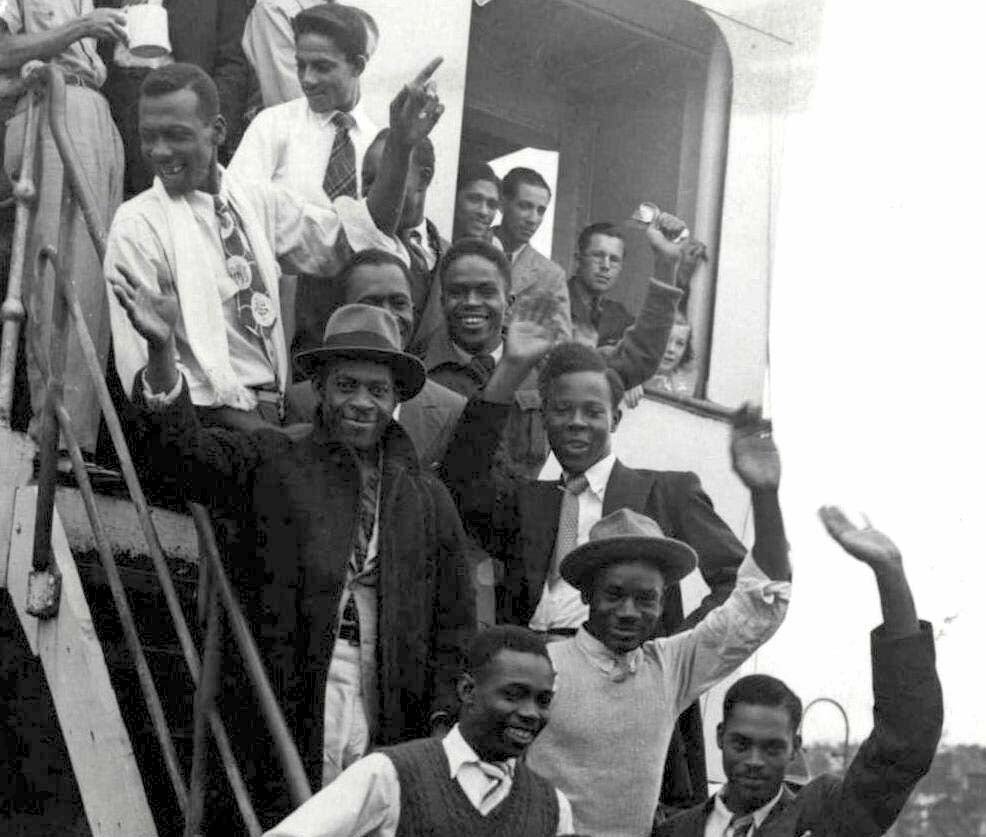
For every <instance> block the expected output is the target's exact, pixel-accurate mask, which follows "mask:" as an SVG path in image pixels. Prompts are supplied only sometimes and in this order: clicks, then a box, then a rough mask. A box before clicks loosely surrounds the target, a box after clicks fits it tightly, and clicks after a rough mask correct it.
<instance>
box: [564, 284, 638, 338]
mask: <svg viewBox="0 0 986 837" xmlns="http://www.w3.org/2000/svg"><path fill="white" fill-rule="evenodd" d="M575 282H576V280H575V279H574V278H573V279H570V280H569V282H568V297H569V299H570V300H571V302H572V328H573V329H575V330H576V331H582V332H584V333H586V334H588V333H592V334H593V335H594V337H595V339H594V340H593V345H595V346H611V345H615V344H616V343H619V342H620V340H621V339H622V338H623V332H624V331H626V330H627V329H628V328H629V327H630V326H631V325H633V315H632V314H631V313H630V312H629V311H628V310H627V308H626V306H625V305H624V304H623V303H622V302H617V301H616V300H615V299H608V298H607V297H600V298H599V300H598V302H597V303H596V309H595V310H593V306H592V301H591V300H590V299H588V298H587V297H588V295H587V294H585V293H584V292H582V291H580V290H579V288H578V287H576V285H575Z"/></svg>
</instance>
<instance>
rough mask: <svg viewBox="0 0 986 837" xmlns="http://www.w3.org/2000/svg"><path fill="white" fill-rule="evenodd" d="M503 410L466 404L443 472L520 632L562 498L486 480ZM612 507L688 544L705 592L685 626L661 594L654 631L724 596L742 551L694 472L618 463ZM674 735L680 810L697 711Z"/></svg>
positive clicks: (670, 779) (692, 789) (697, 753)
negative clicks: (496, 567) (499, 572)
mask: <svg viewBox="0 0 986 837" xmlns="http://www.w3.org/2000/svg"><path fill="white" fill-rule="evenodd" d="M509 412H510V407H509V406H505V405H500V404H489V403H486V402H482V401H479V400H474V401H470V403H469V404H468V405H467V406H466V411H465V413H464V414H463V416H462V419H461V420H460V422H459V426H458V428H457V429H456V434H455V436H454V438H453V441H452V443H451V444H450V446H449V449H448V454H447V456H446V459H445V464H444V470H445V477H446V483H447V484H448V486H449V489H450V490H451V492H452V496H453V497H455V499H456V502H457V503H458V506H459V513H460V514H461V515H462V519H463V522H464V523H465V524H466V528H467V529H468V530H469V532H470V533H471V534H472V535H473V536H474V537H476V538H477V539H478V540H479V542H480V544H481V545H482V546H483V548H484V549H485V550H486V551H487V552H488V553H489V554H490V555H491V556H492V557H493V558H496V559H499V560H500V562H501V563H502V565H503V583H502V584H501V585H500V586H499V588H498V590H497V594H498V599H497V620H498V621H500V622H509V623H514V624H521V625H526V624H528V622H530V619H531V617H532V616H533V615H534V611H535V609H536V608H537V605H538V601H539V600H540V598H541V591H542V589H543V587H544V584H545V581H546V580H547V577H548V571H549V569H550V567H551V560H552V557H553V555H554V548H555V538H556V537H557V533H558V517H559V514H560V512H561V501H562V494H561V492H560V491H559V490H558V484H557V483H554V482H547V481H543V480H533V481H532V480H516V479H515V480H504V479H503V476H502V475H501V474H496V475H495V474H494V473H493V469H492V463H493V457H494V453H495V449H496V446H497V443H498V440H499V437H500V435H501V434H502V432H503V426H504V424H505V422H506V419H507V414H508V413H509ZM621 508H630V509H633V510H634V511H638V512H640V513H642V514H646V515H648V516H649V517H651V518H652V519H654V520H656V521H657V522H658V524H659V525H660V526H661V529H662V530H663V531H664V533H665V534H666V535H667V536H668V537H671V538H678V539H680V540H683V541H685V542H686V543H688V544H690V545H691V546H692V547H693V548H694V549H695V551H696V553H698V559H699V571H700V572H701V573H702V577H703V578H704V579H705V582H706V584H708V586H709V588H710V592H709V594H708V595H707V596H706V597H705V599H703V600H702V602H701V604H700V605H699V607H698V608H696V609H695V611H693V612H692V613H691V614H689V616H688V618H687V619H685V618H684V612H683V606H682V602H681V592H680V590H679V589H678V587H677V586H674V587H673V588H670V589H669V590H668V593H667V598H666V604H665V610H664V614H663V615H662V617H661V631H662V633H664V634H671V633H676V632H678V631H681V630H685V629H687V628H690V627H692V626H694V625H695V624H697V623H698V622H699V621H700V620H701V619H702V617H703V616H705V614H706V613H707V612H708V611H710V610H712V609H713V608H714V607H717V606H718V605H720V604H722V602H724V601H725V600H726V598H728V596H729V593H730V591H731V590H732V589H733V586H734V584H735V582H736V573H737V570H738V569H739V565H740V563H742V561H743V558H744V557H745V555H746V549H745V547H744V546H743V544H741V543H740V542H739V540H737V538H736V536H735V535H734V534H733V533H732V531H731V530H730V528H729V527H728V526H727V525H726V523H725V522H724V521H723V520H722V519H721V518H720V517H719V516H718V515H717V514H716V513H715V509H714V508H713V506H712V501H711V500H710V499H709V497H708V495H707V494H706V493H705V492H704V490H703V489H702V485H701V483H700V482H699V479H698V477H697V476H696V475H695V474H693V473H691V472H678V471H648V470H642V469H635V468H628V467H626V466H625V465H623V464H622V463H621V462H619V461H617V462H616V464H615V465H614V466H613V471H612V473H611V475H610V478H609V482H608V483H607V485H606V494H605V497H604V499H603V514H604V515H606V514H610V513H611V512H613V511H616V510H617V509H621ZM679 732H680V736H678V737H676V739H675V740H674V741H673V742H672V745H671V749H670V750H669V753H668V762H667V767H666V769H665V781H664V790H663V792H662V801H664V802H665V804H668V805H676V806H679V807H680V806H681V805H682V804H683V803H684V804H693V803H687V802H685V800H688V799H691V800H693V802H694V801H697V800H699V799H702V798H703V797H704V796H705V795H706V793H707V784H706V771H705V752H704V748H703V745H702V740H703V736H702V722H701V715H700V714H699V710H698V705H697V704H695V705H694V706H692V707H689V709H687V710H686V711H685V712H684V713H683V714H682V716H681V719H680V722H679ZM686 741H687V742H688V744H687V746H686V745H685V742H686Z"/></svg>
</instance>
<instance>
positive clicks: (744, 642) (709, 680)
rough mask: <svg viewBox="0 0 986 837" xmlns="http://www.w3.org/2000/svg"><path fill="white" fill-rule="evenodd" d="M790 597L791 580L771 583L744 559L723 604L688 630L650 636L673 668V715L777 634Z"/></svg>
mask: <svg viewBox="0 0 986 837" xmlns="http://www.w3.org/2000/svg"><path fill="white" fill-rule="evenodd" d="M790 595H791V583H790V582H789V581H771V579H770V578H768V577H767V575H766V574H765V573H764V572H763V570H761V569H760V568H759V567H758V566H757V564H756V562H755V561H754V560H753V559H752V558H749V557H748V558H746V559H745V560H744V561H743V563H742V564H741V565H740V570H739V575H738V576H737V578H736V586H735V588H734V589H733V592H732V593H731V594H730V596H729V598H728V599H726V601H725V603H723V604H722V605H720V606H719V607H717V608H715V609H714V610H711V611H710V612H709V613H708V614H706V616H705V618H704V619H702V621H701V622H699V623H698V625H696V626H695V627H694V628H692V629H691V630H689V631H685V632H684V633H680V634H675V635H674V636H672V637H667V638H664V639H657V640H651V642H654V643H657V646H658V651H659V653H660V654H661V655H662V656H664V658H665V660H666V665H667V666H668V669H669V670H670V671H672V672H673V677H674V679H673V681H672V682H674V683H675V688H676V689H677V694H676V705H675V715H677V714H679V713H680V712H682V711H683V710H684V708H685V707H686V706H688V705H689V704H690V703H692V701H694V700H696V699H697V698H698V697H699V695H701V694H702V693H703V692H705V691H707V690H708V689H710V688H711V687H712V686H714V685H715V684H716V683H718V682H719V681H720V680H722V679H723V678H724V677H726V675H728V674H731V673H732V672H733V671H735V670H736V669H737V668H739V666H740V665H742V664H743V662H745V661H746V660H747V659H748V658H749V657H750V655H752V654H753V652H754V651H756V650H757V649H758V648H759V647H760V646H761V645H763V644H764V643H765V642H766V641H767V640H768V639H770V638H771V637H772V636H773V635H774V634H775V633H776V632H777V629H778V628H779V627H780V625H781V622H783V621H784V617H785V615H786V614H787V605H788V600H789V599H790Z"/></svg>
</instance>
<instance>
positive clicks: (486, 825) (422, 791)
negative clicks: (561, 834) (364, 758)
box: [379, 738, 558, 837]
mask: <svg viewBox="0 0 986 837" xmlns="http://www.w3.org/2000/svg"><path fill="white" fill-rule="evenodd" d="M379 752H382V753H383V754H384V755H386V756H387V758H389V759H390V760H391V761H392V762H393V763H394V767H395V768H396V770H397V778H398V780H399V781H400V785H401V814H400V820H399V821H398V824H397V835H396V837H463V835H469V837H553V835H554V834H555V833H556V832H557V830H558V796H557V794H556V792H555V789H554V788H553V787H552V786H551V785H549V784H548V783H547V782H546V781H545V780H544V779H542V778H541V777H540V776H538V775H536V774H535V773H532V772H531V771H530V770H528V769H527V768H526V767H524V765H523V764H521V763H520V762H518V763H517V767H516V769H515V770H514V776H513V784H512V786H511V788H510V793H509V794H508V795H507V798H506V799H504V800H503V802H501V803H500V804H499V805H497V807H496V808H494V809H493V810H492V811H490V813H489V814H487V815H486V816H485V817H484V816H483V815H482V814H480V813H479V811H477V810H476V809H475V808H474V807H473V805H472V803H471V802H470V801H469V799H468V797H467V796H466V795H465V792H464V791H463V790H462V787H461V786H460V785H459V783H458V781H456V780H455V779H454V778H451V777H449V763H448V757H447V756H446V755H445V749H444V748H443V747H442V742H441V741H439V740H438V739H435V738H423V739H419V740H417V741H409V742H407V743H406V744H399V745H397V746H396V747H390V748H387V749H384V750H381V751H379Z"/></svg>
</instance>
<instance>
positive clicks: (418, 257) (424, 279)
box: [401, 230, 431, 316]
mask: <svg viewBox="0 0 986 837" xmlns="http://www.w3.org/2000/svg"><path fill="white" fill-rule="evenodd" d="M401 239H402V240H403V242H404V247H405V248H407V254H408V256H409V257H410V259H411V277H412V278H413V280H414V281H413V282H412V283H411V304H412V305H413V306H414V313H415V316H420V315H421V312H422V311H424V307H425V300H426V298H427V296H428V291H429V290H430V288H431V269H430V268H429V267H428V256H427V254H426V252H425V248H424V245H423V244H422V243H421V233H419V232H418V231H417V230H406V231H405V232H404V233H403V235H402V236H401Z"/></svg>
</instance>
